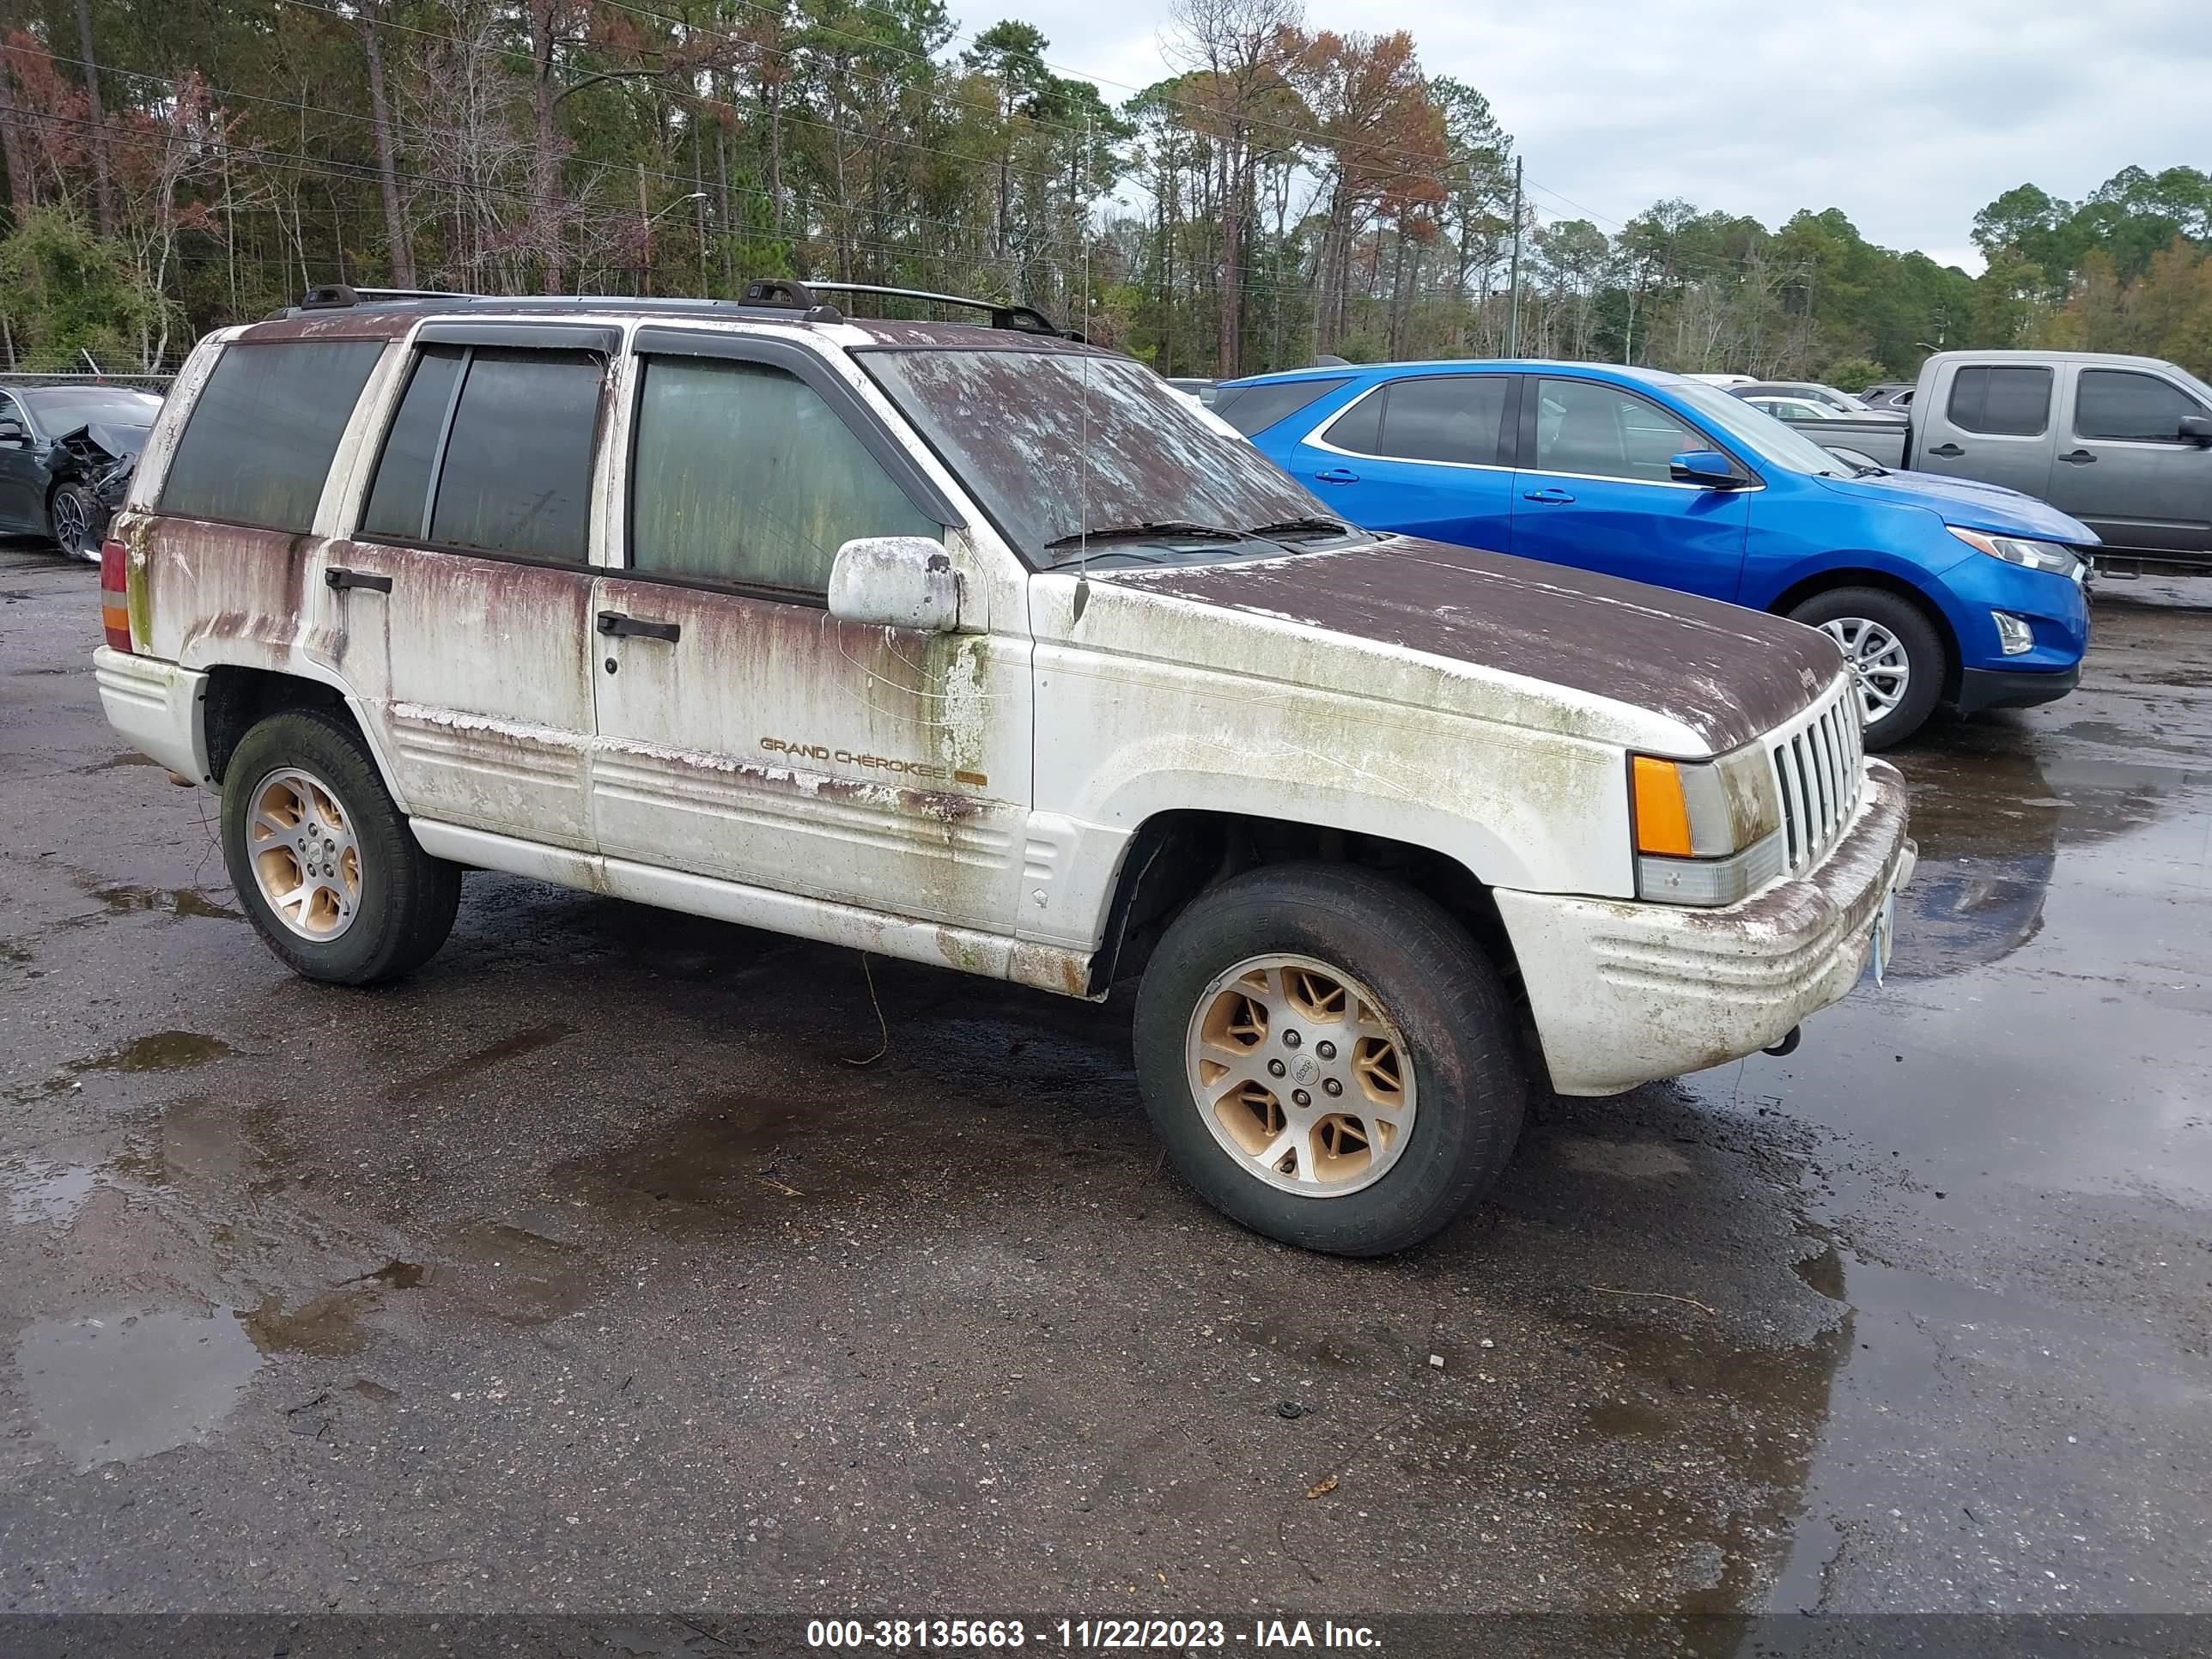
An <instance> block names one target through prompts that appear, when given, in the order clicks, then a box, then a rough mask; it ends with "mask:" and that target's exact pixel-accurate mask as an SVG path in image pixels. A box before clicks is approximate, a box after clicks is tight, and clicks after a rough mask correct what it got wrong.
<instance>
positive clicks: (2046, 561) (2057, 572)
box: [1943, 524, 2081, 580]
mask: <svg viewBox="0 0 2212 1659" xmlns="http://www.w3.org/2000/svg"><path fill="white" fill-rule="evenodd" d="M1943 527H1944V528H1945V529H1946V530H1948V531H1949V532H1951V533H1952V534H1953V535H1954V536H1956V537H1957V538H1959V539H1960V541H1962V542H1964V543H1966V545H1967V546H1969V547H1971V548H1972V549H1973V550H1975V551H1976V552H1977V553H1986V554H1988V555H1989V556H1990V557H1991V558H1993V559H2002V560H2003V561H2004V562H2006V563H2007V564H2016V565H2018V566H2020V567H2021V568H2022V569H2024V570H2047V571H2049V572H2050V573H2051V574H2052V575H2054V576H2065V577H2068V578H2070V579H2075V580H2078V579H2079V578H2080V576H2081V557H2080V556H2078V555H2077V554H2076V553H2075V551H2074V550H2073V549H2072V548H2070V547H2062V546H2060V545H2059V544H2057V542H2037V541H2030V540H2028V539H2027V538H2026V537H2023V536H1992V535H1990V534H1989V533H1988V532H1986V531H1981V530H1961V529H1960V527H1959V526H1957V525H1954V524H1950V525H1945V526H1943Z"/></svg>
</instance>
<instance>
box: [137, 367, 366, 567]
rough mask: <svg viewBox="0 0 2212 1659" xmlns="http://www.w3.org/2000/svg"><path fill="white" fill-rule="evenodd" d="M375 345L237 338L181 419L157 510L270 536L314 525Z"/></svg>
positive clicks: (359, 395)
mask: <svg viewBox="0 0 2212 1659" xmlns="http://www.w3.org/2000/svg"><path fill="white" fill-rule="evenodd" d="M383 354H384V343H383V342H382V341H380V340H271V341H258V342H257V341H240V342H234V343H232V344H230V345H227V346H225V347H224V348H223V349H222V356H220V357H219V358H217V359H216V365H215V368H214V369H213V370H212V371H210V374H209V375H208V379H207V384H206V385H205V386H203V387H202V388H201V390H200V395H199V397H198V398H197V399H196V400H195V401H194V403H193V404H192V407H191V413H190V414H189V415H188V416H185V431H184V435H183V436H182V437H181V438H179V440H178V441H177V453H176V455H175V456H174V458H173V459H172V460H171V461H170V463H169V471H168V476H167V478H166V479H164V480H163V482H162V485H161V505H160V509H159V510H160V511H161V512H163V513H173V514H175V515H177V516H178V517H179V518H187V519H216V520H222V521H225V522H227V523H231V524H242V525H252V526H257V527H258V528H262V529H268V530H290V531H302V530H307V529H310V528H312V527H313V523H314V517H315V504H316V502H318V501H320V500H321V499H322V494H323V480H324V478H325V476H326V475H327V474H328V473H329V471H330V470H331V457H332V456H334V455H336V454H337V447H338V440H339V439H340V438H341V437H343V435H344V433H345V428H346V422H348V421H349V420H351V419H352V418H353V410H354V404H356V403H357V402H359V401H360V398H361V389H362V386H365V385H366V384H368V376H369V371H370V370H372V369H373V368H375V367H376V360H377V359H378V358H379V357H380V356H383Z"/></svg>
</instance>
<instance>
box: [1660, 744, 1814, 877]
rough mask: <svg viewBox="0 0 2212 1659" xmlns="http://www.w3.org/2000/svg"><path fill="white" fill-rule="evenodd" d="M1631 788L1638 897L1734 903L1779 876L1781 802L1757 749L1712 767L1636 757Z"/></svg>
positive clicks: (1725, 757)
mask: <svg viewBox="0 0 2212 1659" xmlns="http://www.w3.org/2000/svg"><path fill="white" fill-rule="evenodd" d="M1629 783H1630V797H1631V805H1632V808H1633V812H1632V818H1633V821H1634V823H1635V832H1636V891H1637V896H1638V897H1640V898H1645V899H1652V900H1656V901H1659V902H1665V903H1669V904H1707V905H1711V904H1734V903H1735V902H1736V901H1737V900H1738V899H1740V898H1742V897H1744V896H1747V894H1751V893H1754V892H1757V891H1758V890H1759V889H1760V888H1762V887H1764V886H1765V885H1766V884H1767V883H1768V882H1770V881H1772V880H1773V879H1774V878H1776V877H1777V876H1778V875H1780V874H1781V873H1782V871H1783V866H1784V862H1785V848H1784V845H1783V835H1782V802H1781V800H1780V799H1779V798H1778V796H1777V795H1776V793H1775V789H1774V769H1773V766H1772V764H1771V763H1770V762H1769V761H1768V760H1767V758H1766V754H1765V750H1764V749H1763V748H1761V747H1760V745H1759V744H1755V743H1754V744H1747V745H1746V746H1745V747H1743V748H1741V749H1738V750H1735V751H1734V752H1733V753H1731V754H1727V755H1723V756H1722V757H1720V758H1719V759H1717V760H1711V761H1674V760H1660V759H1657V758H1656V757H1652V756H1650V755H1634V756H1632V757H1630V758H1629Z"/></svg>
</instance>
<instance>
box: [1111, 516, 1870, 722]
mask: <svg viewBox="0 0 2212 1659" xmlns="http://www.w3.org/2000/svg"><path fill="white" fill-rule="evenodd" d="M1103 580H1110V581H1113V582H1115V583H1117V584H1121V585H1124V586H1130V587H1133V588H1139V589H1142V590H1143V591H1145V592H1154V593H1164V594H1168V595H1170V596H1171V597H1174V598H1176V599H1189V600H1193V601H1195V602H1196V603H1199V604H1201V605H1220V606H1224V607H1225V608H1227V609H1230V610H1234V611H1247V612H1249V613H1252V614H1255V615H1261V616H1269V617H1278V618H1281V619H1285V620H1289V621H1292V622H1297V623H1305V624H1306V625H1308V626H1310V627H1314V628H1320V629H1328V630H1330V631H1331V632H1334V633H1339V634H1347V635H1352V636H1354V637H1357V638H1360V639H1366V640H1373V641H1377V642H1379V643H1382V644H1385V645H1393V646H1398V647H1403V648H1404V649H1406V650H1408V651H1418V652H1422V653H1426V654H1428V655H1431V656H1437V657H1445V658H1449V659H1454V660H1456V661H1461V662H1466V663H1470V664H1474V665H1478V666H1481V667H1486V668H1494V669H1498V670H1500V671H1504V672H1507V673H1512V674H1519V675H1523V676H1526V677H1527V678H1530V679H1534V680H1541V681H1543V682H1545V683H1547V684H1553V685H1559V686H1564V687H1567V688H1569V689H1571V690H1577V691H1582V692H1585V693H1587V694H1589V695H1590V696H1600V697H1605V698H1608V699H1611V700H1612V701H1614V702H1621V703H1626V704H1631V705H1632V706H1635V707H1638V708H1650V709H1653V710H1656V711H1657V712H1659V713H1661V714H1666V715H1668V716H1669V717H1670V718H1672V719H1674V720H1680V722H1681V723H1682V724H1684V725H1685V726H1688V727H1690V729H1691V730H1692V731H1693V732H1697V734H1698V735H1699V737H1700V738H1703V739H1704V740H1705V742H1706V743H1707V744H1710V745H1711V747H1712V749H1713V750H1715V751H1716V752H1719V751H1722V750H1729V749H1734V748H1735V747H1737V746H1738V745H1739V744H1744V743H1747V742H1749V741H1750V740H1751V739H1752V738H1756V737H1758V736H1759V735H1761V734H1762V733H1764V732H1768V731H1771V729H1772V728H1773V727H1775V726H1779V725H1780V724H1782V723H1783V722H1784V720H1788V719H1790V716H1792V715H1793V714H1798V713H1800V712H1802V710H1803V709H1805V708H1807V707H1808V706H1809V705H1810V704H1811V703H1812V702H1813V701H1814V697H1815V696H1818V695H1819V693H1820V690H1822V689H1823V688H1825V687H1826V686H1827V685H1828V684H1831V683H1832V681H1833V680H1834V679H1835V677H1836V675H1837V674H1838V671H1840V670H1841V668H1842V666H1843V659H1842V657H1841V655H1840V654H1839V653H1838V651H1837V649H1836V647H1835V645H1834V643H1833V641H1830V640H1829V639H1828V638H1827V637H1826V635H1822V634H1820V633H1818V632H1816V631H1815V630H1814V629H1809V628H1805V627H1802V626H1800V625H1799V624H1798V623H1793V622H1790V621H1788V620H1786V619H1785V618H1783V617H1770V616H1766V615H1765V614H1764V613H1762V612H1759V611H1747V610H1744V609H1742V608H1741V607H1740V606H1736V605H1722V604H1720V603H1718V602H1717V601H1715V600H1711V599H1698V598H1695V597H1693V596H1692V595H1689V594H1685V593H1676V592H1670V591H1667V590H1662V589H1660V588H1656V587H1647V586H1644V584H1642V583H1640V582H1631V581H1623V580H1618V579H1616V578H1613V577H1610V576H1601V575H1595V574H1589V573H1588V572H1583V571H1570V570H1565V569H1562V568H1559V566H1556V565H1548V564H1541V563H1538V562H1535V561H1534V560H1531V559H1516V558H1514V557H1511V556H1509V555H1506V554H1503V553H1485V552H1480V551H1478V550H1475V549H1473V548H1466V547H1455V546H1450V545H1448V544H1444V543H1442V542H1431V541H1423V540H1420V539H1418V538H1413V537H1409V536H1395V537H1388V538H1384V539H1383V541H1382V542H1381V543H1379V544H1374V545H1370V546H1364V547H1360V548H1357V549H1352V550H1346V551H1340V552H1316V553H1307V554H1303V555H1297V556H1289V557H1285V558H1280V559H1269V560H1267V561H1265V562H1260V563H1253V564H1243V565H1235V564H1230V565H1207V566H1200V567H1195V568H1182V569H1171V570H1162V571H1144V572H1124V571H1118V570H1117V571H1114V572H1112V573H1110V574H1106V575H1104V576H1103Z"/></svg>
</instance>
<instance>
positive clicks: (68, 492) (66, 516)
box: [46, 480, 103, 564]
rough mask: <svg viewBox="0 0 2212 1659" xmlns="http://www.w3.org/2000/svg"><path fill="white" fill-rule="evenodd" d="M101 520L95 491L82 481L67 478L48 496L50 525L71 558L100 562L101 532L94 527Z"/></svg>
mask: <svg viewBox="0 0 2212 1659" xmlns="http://www.w3.org/2000/svg"><path fill="white" fill-rule="evenodd" d="M102 519H103V515H102V513H101V512H100V507H98V506H97V505H96V504H95V503H94V501H93V499H92V492H91V491H90V490H88V489H86V488H85V487H84V486H83V485H82V484H81V483H75V482H73V481H70V480H64V482H62V483H58V484H56V485H55V486H54V489H53V493H52V495H49V496H47V497H46V524H47V526H48V528H50V529H51V530H52V532H53V535H54V541H55V543H56V544H57V545H58V546H59V547H60V548H61V550H62V551H63V552H64V554H65V555H67V556H69V557H70V558H72V559H84V560H88V561H90V562H92V563H94V564H98V563H99V562H100V531H99V529H97V528H95V526H98V525H100V523H101V522H102Z"/></svg>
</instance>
